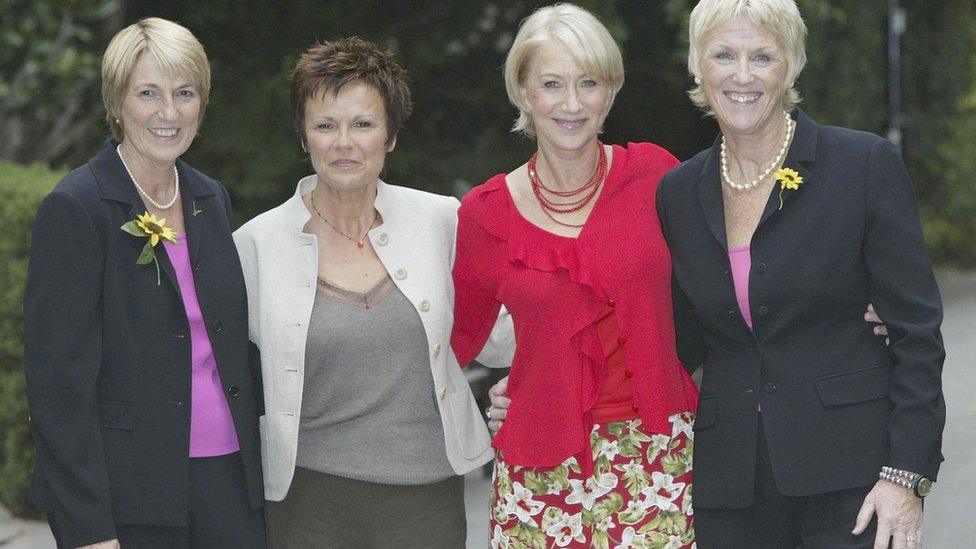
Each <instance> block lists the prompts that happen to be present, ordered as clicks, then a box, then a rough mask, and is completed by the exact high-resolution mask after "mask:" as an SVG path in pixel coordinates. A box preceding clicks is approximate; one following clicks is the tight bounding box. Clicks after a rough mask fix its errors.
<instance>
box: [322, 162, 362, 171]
mask: <svg viewBox="0 0 976 549" xmlns="http://www.w3.org/2000/svg"><path fill="white" fill-rule="evenodd" d="M329 164H330V165H332V166H335V167H336V168H341V169H349V168H354V167H356V166H358V165H359V162H356V161H355V160H333V161H332V162H330V163H329Z"/></svg>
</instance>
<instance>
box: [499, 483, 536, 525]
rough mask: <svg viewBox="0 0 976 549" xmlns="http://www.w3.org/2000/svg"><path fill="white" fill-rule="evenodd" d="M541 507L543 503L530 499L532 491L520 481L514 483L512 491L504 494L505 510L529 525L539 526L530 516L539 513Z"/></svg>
mask: <svg viewBox="0 0 976 549" xmlns="http://www.w3.org/2000/svg"><path fill="white" fill-rule="evenodd" d="M543 507H545V504H544V503H542V502H541V501H536V500H534V499H532V492H530V491H529V489H528V488H526V487H525V486H522V484H521V483H520V482H516V483H514V484H513V485H512V493H511V494H506V495H505V512H506V513H508V515H509V516H515V517H518V519H519V522H522V523H525V524H528V525H530V526H539V524H538V523H537V522H536V521H535V519H533V518H532V517H533V516H534V515H538V514H539V513H541V512H542V508H543Z"/></svg>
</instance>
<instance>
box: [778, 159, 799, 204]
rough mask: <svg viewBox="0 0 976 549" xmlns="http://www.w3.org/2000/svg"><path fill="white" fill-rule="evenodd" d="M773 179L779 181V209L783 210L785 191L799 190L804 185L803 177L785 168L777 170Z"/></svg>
mask: <svg viewBox="0 0 976 549" xmlns="http://www.w3.org/2000/svg"><path fill="white" fill-rule="evenodd" d="M773 177H775V178H776V181H779V209H780V210H782V209H783V191H785V190H786V189H790V190H792V191H795V190H797V189H799V188H800V185H801V184H802V183H803V176H801V175H800V174H799V173H797V171H796V170H793V169H790V168H787V167H785V166H784V167H782V168H780V169H778V170H776V173H774V174H773Z"/></svg>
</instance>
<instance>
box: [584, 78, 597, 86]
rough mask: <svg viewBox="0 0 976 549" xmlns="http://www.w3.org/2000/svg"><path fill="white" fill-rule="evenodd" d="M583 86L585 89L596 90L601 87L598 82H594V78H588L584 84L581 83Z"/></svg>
mask: <svg viewBox="0 0 976 549" xmlns="http://www.w3.org/2000/svg"><path fill="white" fill-rule="evenodd" d="M581 84H582V85H583V87H585V88H595V87H596V86H599V85H600V83H599V82H597V81H596V80H594V79H592V78H587V79H586V80H583V82H581Z"/></svg>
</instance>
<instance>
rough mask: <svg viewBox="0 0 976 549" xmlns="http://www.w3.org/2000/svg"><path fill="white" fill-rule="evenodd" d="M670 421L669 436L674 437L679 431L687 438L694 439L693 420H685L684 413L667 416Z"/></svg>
mask: <svg viewBox="0 0 976 549" xmlns="http://www.w3.org/2000/svg"><path fill="white" fill-rule="evenodd" d="M668 419H669V420H670V421H671V424H672V425H671V438H675V437H676V436H678V435H679V434H680V433H684V434H685V436H686V437H688V440H695V432H694V431H693V429H694V426H695V422H694V420H692V421H685V417H684V414H675V415H673V416H671V417H670V418H668Z"/></svg>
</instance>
